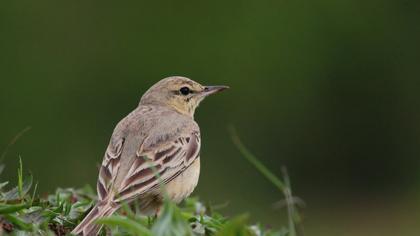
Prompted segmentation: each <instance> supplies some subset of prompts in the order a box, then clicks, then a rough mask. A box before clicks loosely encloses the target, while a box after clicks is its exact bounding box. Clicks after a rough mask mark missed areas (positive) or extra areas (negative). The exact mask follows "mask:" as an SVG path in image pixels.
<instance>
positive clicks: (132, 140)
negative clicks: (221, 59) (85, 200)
mask: <svg viewBox="0 0 420 236" xmlns="http://www.w3.org/2000/svg"><path fill="white" fill-rule="evenodd" d="M227 88H229V87H228V86H222V85H220V86H204V85H201V84H200V83H198V82H195V81H193V80H191V79H189V78H186V77H182V76H171V77H167V78H164V79H162V80H160V81H158V82H157V83H155V84H154V85H153V86H152V87H150V88H149V89H148V90H147V91H146V92H145V93H144V94H143V96H142V97H141V99H140V102H139V104H138V106H137V107H136V108H135V109H134V110H133V111H132V112H131V113H129V114H128V115H127V116H126V117H125V118H123V119H122V120H121V121H120V122H118V124H117V125H116V127H115V129H114V131H113V133H112V136H111V139H110V141H109V145H108V147H107V149H106V151H105V155H104V158H103V161H102V164H101V165H100V169H99V177H98V181H97V193H98V201H97V203H96V204H95V206H94V207H93V208H92V210H91V211H90V212H89V213H88V214H87V216H86V217H85V218H84V219H83V220H82V221H81V222H80V223H79V224H78V225H77V227H76V228H74V230H73V231H72V232H71V233H72V234H74V235H84V236H85V235H97V234H98V233H99V232H100V230H101V228H102V226H101V225H99V224H96V220H97V219H99V218H102V217H107V216H111V215H112V214H113V213H114V212H115V211H117V210H118V209H119V208H120V207H121V205H122V204H128V203H131V202H133V201H137V202H138V203H139V207H140V212H141V213H142V214H145V215H153V214H155V215H156V214H158V213H159V210H160V207H161V206H162V204H163V201H164V198H165V196H167V198H169V199H170V200H171V201H172V202H174V203H176V204H177V203H180V202H181V201H182V200H183V199H185V198H186V197H188V196H189V195H190V194H191V193H192V192H193V190H194V188H195V187H196V186H197V183H198V179H199V174H200V148H201V137H200V127H199V126H198V124H197V122H196V121H195V120H194V113H195V110H196V108H197V107H198V106H199V104H200V102H202V101H203V100H204V98H206V97H208V96H209V95H212V94H215V93H218V92H220V91H223V90H225V89H227Z"/></svg>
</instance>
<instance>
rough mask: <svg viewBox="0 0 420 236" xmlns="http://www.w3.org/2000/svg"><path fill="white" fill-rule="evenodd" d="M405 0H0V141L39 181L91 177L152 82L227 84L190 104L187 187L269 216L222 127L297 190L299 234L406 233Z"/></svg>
mask: <svg viewBox="0 0 420 236" xmlns="http://www.w3.org/2000/svg"><path fill="white" fill-rule="evenodd" d="M419 22H420V5H419V3H418V2H416V1H407V0H400V1H398V0H394V1H390V0H382V1H379V0H372V1H361V0H353V1H351V0H343V1H332V0H315V1H313V0H293V1H292V0H284V1H283V0H262V1H240V0H234V1H218V0H215V1H112V2H111V1H81V0H73V1H52V0H51V1H43V0H41V1H34V0H2V1H1V3H0V80H1V83H0V131H1V132H0V147H3V148H5V147H6V146H7V144H8V142H9V141H10V140H11V139H12V138H13V137H14V136H15V135H16V134H17V133H19V131H20V130H22V129H24V128H25V127H27V126H31V127H32V129H31V130H30V131H29V132H27V133H26V134H25V135H24V136H22V137H21V138H20V139H19V140H18V141H17V143H16V144H15V145H13V146H12V147H11V148H10V149H9V152H8V153H7V155H6V159H5V160H4V163H5V164H6V165H7V169H6V172H5V173H4V174H3V175H2V176H1V178H2V179H3V178H4V179H10V180H12V181H15V180H16V178H15V173H16V169H17V164H18V156H19V155H20V156H21V157H22V159H23V162H24V165H25V169H26V170H30V171H31V172H32V173H33V175H34V176H35V179H37V180H38V181H39V187H40V190H41V192H47V191H53V190H54V189H55V188H56V187H59V186H61V187H66V186H83V185H84V184H86V183H89V184H92V185H93V184H94V182H95V180H96V175H97V165H98V163H99V162H100V161H101V159H102V155H103V153H104V150H105V148H106V145H107V143H108V140H109V137H110V135H111V133H112V130H113V128H114V126H115V124H116V123H117V122H118V121H119V120H120V119H121V118H122V117H124V116H125V115H126V114H127V113H128V112H130V111H131V110H132V109H133V108H134V107H135V106H136V105H137V103H138V100H139V98H140V96H141V95H142V93H143V92H144V91H145V90H146V89H147V88H148V87H149V86H151V85H152V84H153V83H155V82H156V81H158V80H159V79H161V78H164V77H166V76H169V75H184V76H187V77H190V78H192V79H194V80H197V81H199V82H201V83H203V84H226V85H229V86H231V88H232V89H231V90H230V91H228V92H226V93H224V94H220V95H219V96H215V97H212V98H211V99H209V100H207V101H205V102H204V103H203V104H202V106H201V107H200V109H199V110H198V111H197V113H196V119H197V120H198V122H199V124H200V126H201V129H202V138H203V145H202V168H203V169H202V175H201V180H200V183H199V186H198V189H197V190H196V191H195V194H196V195H199V196H200V197H201V198H202V199H204V200H206V201H211V202H212V203H217V204H218V203H224V202H227V201H228V202H229V205H228V207H227V208H225V209H224V212H226V214H233V213H235V214H237V213H242V212H250V213H251V214H252V216H253V218H252V219H253V220H259V221H262V222H263V223H264V224H270V225H273V226H275V227H279V226H280V224H281V223H282V222H283V221H282V220H281V218H282V216H283V215H284V213H285V211H284V209H280V210H278V209H277V210H273V209H272V204H273V203H274V202H276V201H278V200H280V199H281V195H280V194H279V193H278V192H277V191H276V190H275V188H274V187H273V186H272V185H271V184H270V183H268V182H267V181H266V180H265V179H264V178H263V177H261V176H260V174H258V173H257V172H256V171H255V170H254V168H253V167H252V166H250V165H249V164H248V163H247V162H246V161H245V160H244V159H243V158H242V157H241V156H240V154H239V153H238V152H237V151H236V149H235V148H234V146H233V144H232V142H231V141H230V137H229V134H228V132H227V126H228V125H229V124H233V125H235V126H236V127H237V129H238V132H239V134H240V136H241V137H242V139H243V141H244V142H245V143H246V144H247V146H248V147H249V148H250V149H251V150H253V152H254V153H255V154H256V155H257V156H258V157H259V158H260V159H261V161H263V162H264V163H266V164H267V165H268V166H269V167H270V169H271V170H272V171H273V172H275V173H277V174H280V168H281V166H283V165H285V166H287V167H288V170H289V173H290V176H291V180H292V184H293V187H294V190H295V193H296V194H297V195H298V196H300V197H302V198H303V199H304V200H305V201H306V203H307V208H306V209H305V210H304V217H305V226H306V231H307V234H308V235H369V236H372V235H418V233H420V226H419V225H418V223H417V222H416V220H415V219H416V217H418V216H419V214H418V213H417V212H419V210H420V207H418V205H419V204H420V201H418V200H417V199H418V197H420V194H419V193H420V192H419V191H418V190H419V188H420V174H419V173H420V171H419V169H420V107H419V106H420V95H419V88H420V83H419V81H420V77H419V76H420V69H419V67H420V64H419V63H420V27H419Z"/></svg>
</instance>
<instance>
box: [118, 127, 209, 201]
mask: <svg viewBox="0 0 420 236" xmlns="http://www.w3.org/2000/svg"><path fill="white" fill-rule="evenodd" d="M200 143H201V142H200V134H199V132H197V131H194V132H192V133H190V134H186V135H182V136H180V137H178V138H176V139H175V140H172V141H169V142H164V141H162V143H161V144H159V143H158V144H157V145H156V144H155V145H153V146H152V147H145V146H141V147H140V148H139V150H138V151H137V153H136V159H135V160H134V162H133V164H132V166H131V168H130V169H129V171H128V172H127V174H126V175H125V178H124V179H123V181H122V182H121V184H119V186H118V188H117V198H118V199H117V201H116V202H121V201H124V200H128V199H132V198H135V197H136V196H138V195H140V194H143V193H146V192H149V191H151V190H154V189H156V188H159V185H160V181H161V182H162V183H163V184H166V183H168V182H170V181H171V180H172V179H174V178H175V177H177V176H178V175H179V174H181V173H182V172H183V171H184V170H185V169H186V168H188V167H189V166H190V165H191V164H192V163H193V162H194V161H195V160H196V159H197V158H198V157H199V152H200ZM115 187H117V186H115Z"/></svg>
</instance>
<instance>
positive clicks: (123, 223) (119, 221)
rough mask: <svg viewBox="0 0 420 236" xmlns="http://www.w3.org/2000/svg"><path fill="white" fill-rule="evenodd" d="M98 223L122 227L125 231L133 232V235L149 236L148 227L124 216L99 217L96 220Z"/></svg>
mask: <svg viewBox="0 0 420 236" xmlns="http://www.w3.org/2000/svg"><path fill="white" fill-rule="evenodd" d="M96 223H98V224H104V225H108V226H110V227H117V226H118V227H122V228H124V229H126V230H127V231H129V232H131V233H133V235H142V236H143V235H144V236H151V235H152V234H151V232H150V230H149V229H147V228H146V227H144V226H143V225H141V224H139V223H138V222H136V221H134V220H132V219H129V218H127V217H125V216H110V217H106V218H101V219H99V220H97V221H96Z"/></svg>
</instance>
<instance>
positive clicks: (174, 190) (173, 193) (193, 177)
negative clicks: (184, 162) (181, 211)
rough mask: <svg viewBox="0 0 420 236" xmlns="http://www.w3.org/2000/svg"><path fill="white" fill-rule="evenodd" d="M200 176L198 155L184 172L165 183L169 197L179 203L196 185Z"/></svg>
mask: <svg viewBox="0 0 420 236" xmlns="http://www.w3.org/2000/svg"><path fill="white" fill-rule="evenodd" d="M199 176H200V158H199V157H198V158H197V159H196V160H195V161H194V162H193V163H192V164H191V165H190V166H189V167H188V168H187V169H186V170H185V171H184V172H182V173H181V174H180V175H179V176H177V177H176V178H175V179H173V180H172V181H171V182H169V183H168V184H167V185H166V191H167V192H168V195H169V197H170V198H171V200H172V201H173V202H175V203H179V202H181V201H182V200H184V199H185V198H186V197H188V196H189V195H190V194H191V193H192V192H193V191H194V188H195V187H196V186H197V183H198V178H199Z"/></svg>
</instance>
